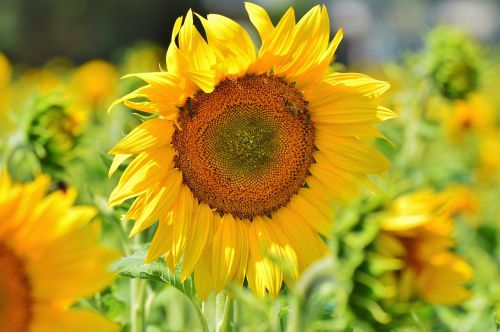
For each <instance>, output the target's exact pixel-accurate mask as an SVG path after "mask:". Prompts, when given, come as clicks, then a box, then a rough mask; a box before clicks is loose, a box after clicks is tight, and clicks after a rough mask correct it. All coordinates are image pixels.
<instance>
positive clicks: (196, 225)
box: [182, 203, 213, 280]
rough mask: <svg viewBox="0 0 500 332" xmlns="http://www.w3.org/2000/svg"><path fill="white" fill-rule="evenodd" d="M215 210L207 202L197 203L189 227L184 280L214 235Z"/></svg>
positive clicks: (183, 273) (183, 267)
mask: <svg viewBox="0 0 500 332" xmlns="http://www.w3.org/2000/svg"><path fill="white" fill-rule="evenodd" d="M212 223H213V212H212V210H211V209H210V207H209V206H208V205H207V204H204V203H201V204H200V203H195V208H194V213H193V218H192V220H191V225H190V227H189V229H188V238H187V240H186V254H185V255H184V260H183V262H182V280H184V279H186V278H187V277H188V276H189V275H190V274H191V272H192V271H193V269H194V267H195V265H196V264H197V262H198V260H199V259H200V256H201V254H202V253H203V251H204V250H206V249H205V247H206V244H207V241H208V237H212V236H213V231H212Z"/></svg>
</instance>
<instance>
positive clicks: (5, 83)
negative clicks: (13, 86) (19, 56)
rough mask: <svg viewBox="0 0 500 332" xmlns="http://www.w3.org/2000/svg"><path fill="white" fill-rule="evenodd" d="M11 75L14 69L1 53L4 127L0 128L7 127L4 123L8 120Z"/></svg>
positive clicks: (0, 105) (0, 110) (0, 112)
mask: <svg viewBox="0 0 500 332" xmlns="http://www.w3.org/2000/svg"><path fill="white" fill-rule="evenodd" d="M11 75H12V68H11V66H10V62H9V59H7V57H6V56H5V55H3V53H1V52H0V96H2V97H1V98H0V118H1V119H2V123H3V125H0V128H1V127H3V126H4V125H5V124H4V122H5V120H6V119H7V117H6V116H5V115H6V114H5V113H7V109H8V105H9V97H10V78H11Z"/></svg>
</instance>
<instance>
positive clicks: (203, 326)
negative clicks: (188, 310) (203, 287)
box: [191, 300, 210, 332]
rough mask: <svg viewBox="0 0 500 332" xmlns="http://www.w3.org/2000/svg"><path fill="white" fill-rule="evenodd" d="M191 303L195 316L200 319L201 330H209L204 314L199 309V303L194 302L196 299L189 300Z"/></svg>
mask: <svg viewBox="0 0 500 332" xmlns="http://www.w3.org/2000/svg"><path fill="white" fill-rule="evenodd" d="M191 303H192V305H193V308H194V311H195V312H196V316H197V317H198V319H199V321H200V325H201V330H202V331H203V332H209V331H210V330H209V329H208V324H207V320H206V319H205V316H203V312H202V311H201V308H200V305H199V304H198V303H196V301H194V300H191Z"/></svg>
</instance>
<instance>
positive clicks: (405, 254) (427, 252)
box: [376, 190, 473, 305]
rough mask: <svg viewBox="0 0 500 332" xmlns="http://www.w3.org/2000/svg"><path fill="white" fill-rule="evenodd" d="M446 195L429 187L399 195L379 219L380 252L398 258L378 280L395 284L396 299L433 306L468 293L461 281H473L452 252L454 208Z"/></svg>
mask: <svg viewBox="0 0 500 332" xmlns="http://www.w3.org/2000/svg"><path fill="white" fill-rule="evenodd" d="M449 198H450V194H449V192H444V193H442V194H436V193H434V192H432V191H430V190H424V191H419V192H415V193H411V194H407V195H403V196H401V197H398V198H397V199H396V200H394V201H393V202H392V203H391V204H390V205H389V206H388V207H387V208H386V211H385V213H384V214H383V217H382V218H381V234H380V235H379V236H378V238H377V240H376V247H377V248H378V250H379V254H381V255H382V256H384V257H387V258H396V259H399V260H400V261H401V264H396V265H395V266H397V267H398V268H397V269H396V272H395V273H392V272H391V273H388V274H386V275H385V276H383V277H381V279H383V280H385V281H392V282H394V283H395V284H396V285H397V286H396V288H397V290H398V291H397V294H398V297H399V300H402V301H409V300H412V299H415V298H416V297H418V298H421V299H423V300H425V301H427V302H429V303H433V304H445V305H453V304H459V303H461V302H463V301H464V300H466V299H467V298H469V296H470V293H469V291H468V290H466V289H465V288H464V285H465V284H466V283H468V282H469V281H470V280H471V279H472V274H473V271H472V268H471V267H470V266H469V264H468V263H467V262H466V261H465V260H464V259H463V258H462V257H460V256H458V255H456V254H454V253H452V252H451V249H452V248H453V246H454V241H453V238H452V233H453V230H454V226H453V219H452V218H451V215H452V214H453V213H455V212H456V211H457V206H456V202H452V201H450V200H449Z"/></svg>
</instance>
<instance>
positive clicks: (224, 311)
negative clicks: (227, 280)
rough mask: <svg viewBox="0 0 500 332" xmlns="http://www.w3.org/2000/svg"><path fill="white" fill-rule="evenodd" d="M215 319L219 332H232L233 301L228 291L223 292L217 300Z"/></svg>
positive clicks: (216, 328)
mask: <svg viewBox="0 0 500 332" xmlns="http://www.w3.org/2000/svg"><path fill="white" fill-rule="evenodd" d="M215 306H216V307H215V319H216V327H215V330H216V331H217V332H228V331H231V316H232V310H233V299H232V298H230V297H229V296H228V295H227V292H226V291H221V292H220V293H219V294H218V295H217V297H216V299H215Z"/></svg>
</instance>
